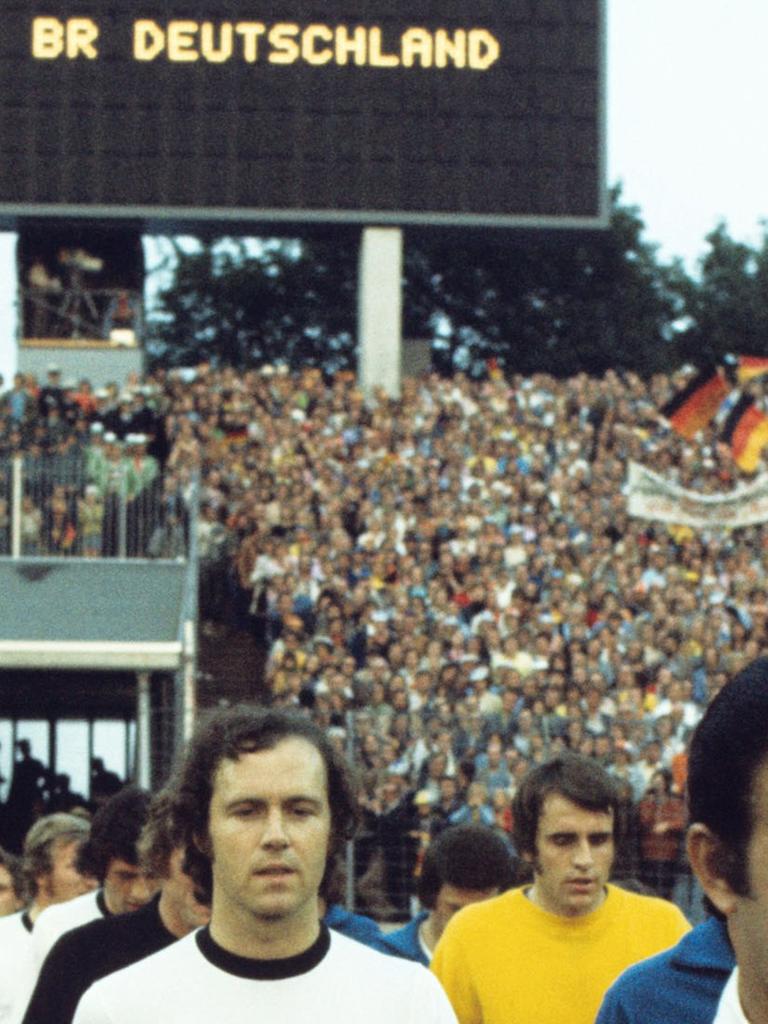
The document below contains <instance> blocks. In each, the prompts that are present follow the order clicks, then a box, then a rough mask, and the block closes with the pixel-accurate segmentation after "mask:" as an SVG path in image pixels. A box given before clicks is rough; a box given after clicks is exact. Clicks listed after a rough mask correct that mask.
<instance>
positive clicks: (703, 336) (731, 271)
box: [680, 224, 768, 363]
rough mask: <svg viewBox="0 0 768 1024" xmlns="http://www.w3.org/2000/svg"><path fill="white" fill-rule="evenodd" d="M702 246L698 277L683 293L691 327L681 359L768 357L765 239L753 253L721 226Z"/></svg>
mask: <svg viewBox="0 0 768 1024" xmlns="http://www.w3.org/2000/svg"><path fill="white" fill-rule="evenodd" d="M706 242H707V246H708V249H707V251H706V252H705V254H704V256H703V258H702V260H701V265H700V266H701V274H700V278H699V279H698V280H697V281H695V282H693V281H691V282H689V284H688V287H687V289H686V295H685V298H686V308H687V312H688V315H689V316H690V318H691V323H690V327H689V328H688V330H687V331H686V333H685V336H684V337H683V338H682V339H681V343H680V344H681V354H682V356H683V357H684V358H686V359H689V360H691V361H693V362H697V363H701V362H705V361H710V360H711V361H718V360H720V359H722V357H723V356H724V355H725V354H727V353H729V352H733V353H741V354H748V355H766V354H768V237H766V235H765V234H764V235H763V240H762V244H761V245H760V247H759V248H757V249H755V248H752V247H751V246H749V245H746V244H745V243H744V242H737V241H734V240H733V239H732V238H731V237H730V235H729V234H728V231H727V228H726V227H725V225H724V224H719V225H718V226H717V227H716V228H715V229H714V231H712V232H711V233H710V234H709V235H707V238H706Z"/></svg>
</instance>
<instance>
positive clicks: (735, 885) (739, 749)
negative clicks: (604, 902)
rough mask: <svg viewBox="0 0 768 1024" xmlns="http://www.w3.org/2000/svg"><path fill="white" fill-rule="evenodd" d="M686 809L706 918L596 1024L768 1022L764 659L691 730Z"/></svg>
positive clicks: (634, 972)
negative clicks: (706, 912) (707, 917)
mask: <svg viewBox="0 0 768 1024" xmlns="http://www.w3.org/2000/svg"><path fill="white" fill-rule="evenodd" d="M688 805H689V812H690V820H691V822H692V824H691V827H690V829H689V832H688V837H687V849H688V857H689V860H690V862H691V866H692V868H693V870H694V872H695V873H696V876H697V878H698V879H699V882H700V883H701V885H702V888H703V889H704V892H705V894H706V903H707V908H708V910H709V911H710V914H711V916H710V918H709V919H708V920H707V921H705V922H704V923H703V924H700V925H698V927H696V928H694V929H693V931H692V932H690V933H689V934H688V935H686V936H685V937H684V938H683V939H682V940H681V941H680V942H679V943H678V944H677V945H676V946H674V947H673V948H672V949H671V950H668V951H667V952H665V953H661V954H660V955H658V956H655V957H652V958H651V959H650V960H646V961H644V962H643V963H640V964H637V965H635V966H634V967H631V968H630V969H629V970H628V971H626V972H625V973H624V974H623V975H622V976H621V977H620V978H619V979H618V981H616V983H615V984H614V985H613V986H612V987H611V988H610V989H609V991H608V993H607V994H606V997H605V1000H604V1002H603V1005H602V1007H601V1009H600V1013H599V1015H598V1018H597V1024H640V1022H642V1024H661V1022H663V1024H712V1022H713V1021H715V1020H717V1021H718V1022H720V1021H722V1022H723V1024H725V1022H726V1021H728V1022H729V1024H735V1022H743V1021H752V1022H757V1021H762V1020H766V1019H768V1016H766V1014H767V1013H768V957H767V956H766V953H765V950H766V949H768V871H767V870H766V860H768V658H759V659H758V660H757V661H755V662H753V663H752V664H751V665H749V666H747V668H745V669H744V670H743V671H742V672H741V673H739V675H737V676H736V677H735V678H734V679H733V680H732V681H731V682H730V683H729V684H728V685H727V686H725V687H723V689H722V690H721V691H720V692H719V693H718V695H717V697H716V698H715V699H714V700H713V702H712V703H711V704H710V706H709V708H708V709H707V712H706V714H705V716H704V718H703V719H702V721H701V722H700V724H699V725H698V727H697V729H696V732H695V733H694V736H693V739H692V741H691V749H690V755H689V772H688ZM737 961H738V964H739V968H738V970H734V967H735V964H736V962H737Z"/></svg>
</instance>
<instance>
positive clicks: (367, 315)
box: [357, 228, 403, 398]
mask: <svg viewBox="0 0 768 1024" xmlns="http://www.w3.org/2000/svg"><path fill="white" fill-rule="evenodd" d="M402 279H403V232H402V231H401V230H400V228H364V229H363V237H362V242H361V245H360V266H359V273H358V285H357V291H358V314H357V344H358V382H359V384H360V387H361V388H362V390H363V391H364V392H365V393H366V394H370V393H371V392H372V391H373V390H374V389H376V388H384V390H385V391H386V392H387V394H388V395H390V396H391V397H393V398H399V397H400V365H401V348H402V330H403V327H402V322H403V295H402Z"/></svg>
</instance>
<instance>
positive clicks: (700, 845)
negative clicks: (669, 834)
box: [686, 822, 737, 917]
mask: <svg viewBox="0 0 768 1024" xmlns="http://www.w3.org/2000/svg"><path fill="white" fill-rule="evenodd" d="M686 850H687V852H688V860H689V861H690V864H691V867H692V868H693V871H694V873H695V875H696V877H697V878H698V880H699V882H700V883H701V887H702V889H703V890H704V893H705V894H706V895H707V896H708V897H709V899H710V901H711V903H713V904H714V906H715V907H716V908H717V909H718V910H719V911H720V913H721V914H724V915H725V916H726V917H727V916H728V915H729V914H732V913H733V911H734V910H735V909H736V896H737V894H736V893H735V892H734V890H733V889H732V888H731V883H730V881H729V879H730V878H731V877H732V870H730V868H731V867H732V861H733V857H734V853H733V851H732V850H730V849H728V848H727V847H726V846H725V844H724V843H723V841H722V840H721V839H720V838H719V837H718V836H716V835H715V833H714V832H712V830H711V829H709V828H707V826H706V825H702V824H701V823H699V822H695V823H694V824H693V825H691V827H690V828H689V829H688V835H687V837H686Z"/></svg>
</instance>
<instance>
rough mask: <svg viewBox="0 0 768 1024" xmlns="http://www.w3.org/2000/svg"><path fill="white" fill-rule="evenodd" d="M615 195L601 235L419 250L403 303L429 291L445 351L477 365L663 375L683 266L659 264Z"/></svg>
mask: <svg viewBox="0 0 768 1024" xmlns="http://www.w3.org/2000/svg"><path fill="white" fill-rule="evenodd" d="M619 198H620V196H619V190H618V189H616V190H614V192H613V193H612V196H611V201H612V203H611V206H612V209H611V218H610V226H609V228H608V230H607V231H605V232H593V233H591V234H589V235H584V234H581V233H572V234H563V233H561V234H560V235H551V236H550V235H543V234H535V235H533V234H531V235H529V236H527V237H525V238H523V239H517V240H514V239H513V240H511V241H509V242H506V243H501V242H495V243H494V242H493V240H491V242H490V244H489V242H488V241H486V242H485V243H484V244H483V245H482V247H477V246H476V247H475V248H469V247H468V246H465V245H462V246H461V248H458V247H455V246H453V247H451V248H448V247H446V246H443V247H442V248H440V249H434V248H433V249H431V250H430V253H429V257H428V258H426V257H425V256H424V254H423V253H421V254H419V257H418V259H417V260H416V261H415V262H414V261H412V262H411V263H410V264H409V266H410V268H411V270H412V271H413V270H414V268H415V270H416V272H417V273H418V275H420V276H417V274H414V273H412V274H411V276H410V277H409V280H408V286H407V288H408V290H407V291H406V295H407V304H408V303H410V304H411V305H413V306H416V307H417V308H420V305H421V306H423V301H424V300H423V296H424V293H425V291H426V290H427V289H430V288H431V289H432V294H433V303H434V305H433V313H432V323H433V325H435V324H440V325H441V330H442V333H443V335H444V337H445V345H446V347H447V349H448V350H449V351H450V353H451V354H452V355H455V353H456V352H457V351H461V349H462V348H469V350H470V351H471V354H472V358H473V360H474V361H475V362H476V363H481V362H482V361H484V360H486V359H487V358H489V357H491V356H493V357H495V358H496V359H498V360H499V362H500V363H501V364H502V365H504V366H506V367H507V368H508V369H510V370H514V371H517V372H521V373H526V374H527V373H531V372H534V371H536V370H546V371H548V372H552V373H555V374H561V375H562V374H570V373H574V372H576V371H577V370H587V371H588V372H591V373H601V372H603V371H604V370H605V369H607V368H609V367H613V368H625V369H635V370H637V371H639V372H641V373H643V374H649V373H652V372H654V371H655V370H659V369H665V368H668V367H669V366H672V365H674V364H675V363H676V361H677V360H678V353H677V348H676V344H675V331H674V329H673V327H672V325H673V324H674V323H675V322H676V321H677V320H678V319H679V318H680V317H681V316H682V315H683V314H684V312H685V289H686V287H687V286H688V278H687V275H686V274H685V271H684V269H683V267H682V265H681V264H680V263H677V262H676V263H672V264H670V265H668V266H665V265H663V264H661V263H659V261H658V258H657V253H656V248H655V247H654V246H652V245H650V244H649V243H647V242H645V241H644V240H643V238H642V235H643V231H644V225H643V222H642V220H641V218H640V215H639V213H638V211H637V210H636V209H635V208H632V207H624V206H622V205H620V203H619ZM427 275H428V276H427Z"/></svg>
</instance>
